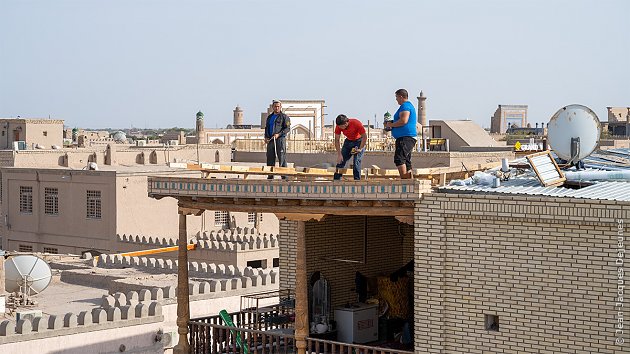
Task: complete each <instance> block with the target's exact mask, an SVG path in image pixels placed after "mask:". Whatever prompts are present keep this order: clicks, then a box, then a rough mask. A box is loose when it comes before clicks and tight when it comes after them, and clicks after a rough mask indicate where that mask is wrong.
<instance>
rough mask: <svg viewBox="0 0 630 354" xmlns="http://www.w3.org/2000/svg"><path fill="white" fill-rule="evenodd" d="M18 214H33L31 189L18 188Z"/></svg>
mask: <svg viewBox="0 0 630 354" xmlns="http://www.w3.org/2000/svg"><path fill="white" fill-rule="evenodd" d="M20 213H28V214H32V213H33V187H24V186H20Z"/></svg>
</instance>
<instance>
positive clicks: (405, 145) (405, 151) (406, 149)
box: [394, 136, 416, 171]
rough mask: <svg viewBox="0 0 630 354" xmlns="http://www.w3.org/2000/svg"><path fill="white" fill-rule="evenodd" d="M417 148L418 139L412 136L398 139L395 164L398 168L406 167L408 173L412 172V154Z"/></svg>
mask: <svg viewBox="0 0 630 354" xmlns="http://www.w3.org/2000/svg"><path fill="white" fill-rule="evenodd" d="M415 146H416V139H414V138H412V137H410V136H401V137H400V138H398V139H396V151H395V152H394V164H395V165H396V167H398V166H402V165H405V166H407V171H409V170H411V152H412V151H413V148H414V147H415Z"/></svg>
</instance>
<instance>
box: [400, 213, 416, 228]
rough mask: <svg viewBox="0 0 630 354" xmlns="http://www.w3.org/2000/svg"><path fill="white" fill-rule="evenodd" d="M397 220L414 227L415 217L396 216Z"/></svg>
mask: <svg viewBox="0 0 630 354" xmlns="http://www.w3.org/2000/svg"><path fill="white" fill-rule="evenodd" d="M396 220H398V221H400V222H402V223H405V224H409V225H412V226H413V216H400V215H398V216H396Z"/></svg>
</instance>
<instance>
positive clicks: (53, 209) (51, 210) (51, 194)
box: [44, 188, 59, 215]
mask: <svg viewBox="0 0 630 354" xmlns="http://www.w3.org/2000/svg"><path fill="white" fill-rule="evenodd" d="M44 214H46V215H59V189H57V188H44Z"/></svg>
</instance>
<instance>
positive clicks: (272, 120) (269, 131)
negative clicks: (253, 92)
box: [267, 114, 278, 137]
mask: <svg viewBox="0 0 630 354" xmlns="http://www.w3.org/2000/svg"><path fill="white" fill-rule="evenodd" d="M276 118H278V115H277V114H273V115H272V116H271V118H269V124H268V125H267V135H268V136H269V137H271V136H273V127H274V125H275V124H276Z"/></svg>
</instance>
